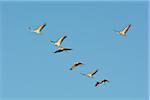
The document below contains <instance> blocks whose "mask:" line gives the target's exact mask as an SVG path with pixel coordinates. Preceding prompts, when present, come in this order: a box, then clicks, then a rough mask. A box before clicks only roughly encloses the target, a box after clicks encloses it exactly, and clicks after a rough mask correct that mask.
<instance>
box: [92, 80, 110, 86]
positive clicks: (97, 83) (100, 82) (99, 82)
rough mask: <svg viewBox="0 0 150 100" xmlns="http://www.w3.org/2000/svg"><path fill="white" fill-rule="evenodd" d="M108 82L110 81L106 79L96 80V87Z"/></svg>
mask: <svg viewBox="0 0 150 100" xmlns="http://www.w3.org/2000/svg"><path fill="white" fill-rule="evenodd" d="M106 82H109V81H108V80H106V79H104V80H101V81H98V82H96V84H95V87H98V86H99V85H102V84H105V83H106Z"/></svg>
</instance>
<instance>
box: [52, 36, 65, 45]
mask: <svg viewBox="0 0 150 100" xmlns="http://www.w3.org/2000/svg"><path fill="white" fill-rule="evenodd" d="M65 38H67V36H62V37H61V38H60V39H59V40H58V41H56V42H54V41H51V42H52V43H54V45H55V46H60V45H61V43H62V42H63V41H64V39H65Z"/></svg>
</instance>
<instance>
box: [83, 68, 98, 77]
mask: <svg viewBox="0 0 150 100" xmlns="http://www.w3.org/2000/svg"><path fill="white" fill-rule="evenodd" d="M98 71H99V70H98V69H97V70H95V71H93V72H91V73H88V74H84V73H80V74H82V75H84V76H87V77H89V78H93V76H94V75H95V74H96V73H97V72H98Z"/></svg>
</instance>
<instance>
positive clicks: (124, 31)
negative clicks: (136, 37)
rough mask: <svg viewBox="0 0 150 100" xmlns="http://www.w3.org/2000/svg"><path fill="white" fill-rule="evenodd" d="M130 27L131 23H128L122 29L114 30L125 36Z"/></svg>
mask: <svg viewBox="0 0 150 100" xmlns="http://www.w3.org/2000/svg"><path fill="white" fill-rule="evenodd" d="M130 27H131V24H129V25H128V26H127V27H125V28H124V29H123V30H122V31H116V32H117V33H118V34H119V35H121V36H126V33H127V32H128V30H129V29H130Z"/></svg>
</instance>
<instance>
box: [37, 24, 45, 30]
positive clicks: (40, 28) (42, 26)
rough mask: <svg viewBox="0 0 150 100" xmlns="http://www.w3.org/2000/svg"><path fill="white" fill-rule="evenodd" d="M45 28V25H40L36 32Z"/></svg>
mask: <svg viewBox="0 0 150 100" xmlns="http://www.w3.org/2000/svg"><path fill="white" fill-rule="evenodd" d="M45 26H46V24H43V25H41V26H40V27H39V28H38V29H37V30H38V31H42V29H43V28H44V27H45Z"/></svg>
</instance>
